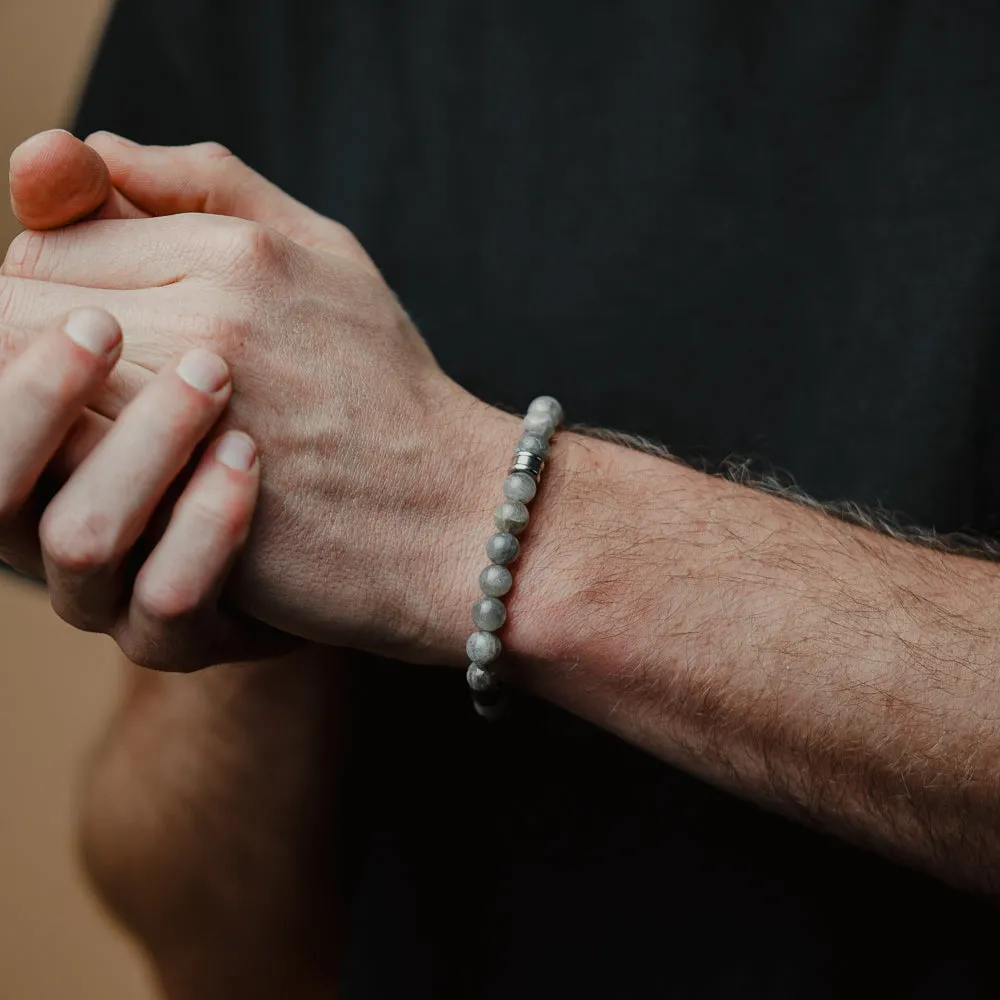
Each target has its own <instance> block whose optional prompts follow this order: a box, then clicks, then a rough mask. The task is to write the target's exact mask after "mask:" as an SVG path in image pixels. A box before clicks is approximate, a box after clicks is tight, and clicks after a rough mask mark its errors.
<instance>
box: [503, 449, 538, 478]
mask: <svg viewBox="0 0 1000 1000" xmlns="http://www.w3.org/2000/svg"><path fill="white" fill-rule="evenodd" d="M544 468H545V461H544V459H542V457H541V456H540V455H536V454H534V453H533V452H530V451H518V452H515V453H514V462H513V464H512V465H511V467H510V471H511V472H524V473H526V474H527V475H529V476H531V478H532V479H534V480H535V481H536V482H537V481H538V477H539V476H540V475H541V474H542V469H544Z"/></svg>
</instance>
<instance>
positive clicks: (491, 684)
mask: <svg viewBox="0 0 1000 1000" xmlns="http://www.w3.org/2000/svg"><path fill="white" fill-rule="evenodd" d="M465 680H466V683H467V684H468V685H469V690H470V691H474V692H475V693H476V694H480V695H482V694H486V695H489V694H498V693H499V691H500V678H499V677H497V675H496V673H495V672H494V671H493V670H490V669H489V668H488V667H483V666H480V665H479V664H478V663H470V664H469V668H468V670H466V671H465ZM483 700H484V701H486V700H488V699H483Z"/></svg>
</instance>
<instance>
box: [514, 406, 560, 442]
mask: <svg viewBox="0 0 1000 1000" xmlns="http://www.w3.org/2000/svg"><path fill="white" fill-rule="evenodd" d="M521 426H522V427H523V428H524V430H525V433H527V434H538V435H539V436H541V437H544V438H546V439H548V438H550V437H552V435H553V434H555V432H556V422H555V420H553V419H552V414H551V413H547V412H545V411H544V410H537V411H535V412H534V413H532V412H530V411H529V412H528V413H526V414H525V415H524V421H523V423H522V424H521Z"/></svg>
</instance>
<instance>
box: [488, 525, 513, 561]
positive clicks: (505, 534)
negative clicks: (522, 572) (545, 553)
mask: <svg viewBox="0 0 1000 1000" xmlns="http://www.w3.org/2000/svg"><path fill="white" fill-rule="evenodd" d="M520 551H521V545H520V543H519V542H518V540H517V539H516V538H515V537H514V536H513V535H512V534H511V533H510V532H509V531H498V532H497V533H496V534H495V535H490V537H489V538H487V539H486V558H487V559H489V560H490V562H495V563H496V564H497V565H498V566H509V565H510V564H511V563H512V562H513V561H514V560H515V559H516V558H517V555H518V553H519V552H520Z"/></svg>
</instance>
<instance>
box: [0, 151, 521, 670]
mask: <svg viewBox="0 0 1000 1000" xmlns="http://www.w3.org/2000/svg"><path fill="white" fill-rule="evenodd" d="M135 150H136V151H135V152H133V153H126V152H123V154H122V155H132V156H134V157H135V159H136V164H137V166H136V169H142V161H143V158H145V159H146V160H150V159H157V158H159V159H161V160H162V159H163V158H165V157H170V158H172V159H173V161H175V162H174V164H173V166H174V168H175V169H178V168H184V169H186V171H187V175H188V176H189V177H190V178H191V188H190V192H191V193H192V197H193V198H194V199H195V201H197V190H198V183H199V178H204V177H205V176H206V175H211V176H212V178H213V180H214V181H216V182H217V180H218V176H219V173H220V171H222V172H224V173H225V174H226V175H227V177H228V182H229V184H230V188H231V190H234V191H238V192H240V193H241V196H242V197H244V198H246V199H247V200H248V201H252V200H253V199H254V197H255V196H257V197H259V198H271V199H274V198H277V197H280V198H285V199H287V202H288V206H289V207H288V211H289V212H292V213H294V212H295V211H300V212H301V218H300V219H299V226H298V230H297V231H296V236H297V237H298V238H297V239H291V238H289V237H287V236H284V235H281V234H279V233H278V232H276V231H275V230H273V229H270V228H266V227H264V226H262V225H259V224H257V223H253V222H248V221H245V220H239V219H232V218H222V217H219V216H211V215H192V214H188V215H177V216H170V217H165V218H154V219H133V220H126V221H120V220H113V221H91V222H85V223H81V224H79V225H76V226H73V227H70V228H68V229H63V230H57V231H54V232H47V233H39V232H27V233H24V234H22V235H21V236H19V237H18V238H17V239H15V241H14V243H13V244H12V245H11V248H10V251H9V253H8V256H7V259H6V261H5V262H4V264H3V268H2V274H3V277H0V318H2V320H3V321H4V322H5V323H9V324H12V325H16V326H17V327H20V328H30V329H33V328H37V327H39V326H41V325H43V324H44V323H45V322H46V321H47V320H49V319H51V318H52V317H53V316H54V315H58V314H59V313H62V312H65V311H66V310H67V309H69V308H70V307H72V306H75V305H97V306H103V307H105V308H107V309H109V310H110V311H112V312H113V313H114V314H115V315H116V316H117V317H118V318H119V320H120V322H121V323H122V327H123V329H124V333H125V350H124V354H123V361H122V363H120V364H119V377H118V378H117V380H116V381H115V380H114V379H113V391H112V392H110V393H108V394H106V395H105V396H104V397H102V398H101V400H99V402H98V403H97V404H95V407H94V408H95V409H97V410H99V411H100V412H102V413H104V414H105V415H106V416H109V417H115V416H116V415H117V413H118V412H119V410H120V409H121V407H122V405H123V404H124V403H125V402H126V401H127V400H128V399H129V398H130V397H131V396H132V395H134V393H135V392H136V391H137V389H138V388H139V387H140V386H141V385H143V384H144V383H145V382H146V381H148V380H149V379H150V378H151V377H152V373H153V372H156V371H158V370H159V369H160V368H162V367H164V366H165V365H167V364H168V363H169V362H170V361H171V359H172V358H174V357H176V356H177V355H178V354H180V353H182V352H183V351H184V350H185V349H187V348H193V347H203V348H207V349H209V350H212V351H214V352H216V353H218V354H220V355H221V356H223V357H224V358H226V360H227V361H228V362H229V364H230V366H231V368H232V372H233V384H234V389H235V391H234V394H233V398H232V403H231V409H230V416H229V417H227V419H226V421H225V423H226V425H227V426H236V427H239V428H241V429H243V430H245V431H247V432H248V433H249V434H250V435H251V436H252V437H253V438H254V439H255V441H256V442H257V444H258V447H259V449H260V452H261V455H262V460H263V465H264V468H265V470H266V472H265V476H264V481H263V484H262V496H261V502H260V506H259V510H258V515H257V519H256V521H255V525H254V531H253V533H252V535H251V538H250V540H249V542H248V545H247V548H246V551H245V555H244V559H243V564H242V568H241V572H240V574H239V578H238V579H237V580H236V581H235V589H234V592H235V594H236V596H237V598H238V599H239V600H240V601H241V603H242V605H243V607H244V609H245V610H247V611H249V612H250V613H252V614H254V615H255V616H257V617H259V618H260V619H262V620H264V621H266V622H268V623H269V624H271V625H275V626H277V627H278V628H281V629H283V630H285V631H290V632H294V633H296V634H298V635H301V636H304V637H307V638H310V639H315V640H317V641H321V642H327V643H333V644H343V645H351V646H357V647H360V648H365V649H374V650H377V651H379V652H387V653H390V654H392V655H395V656H397V657H400V658H404V659H410V660H438V661H440V660H442V659H443V658H445V657H446V656H447V655H448V654H447V653H446V651H455V652H456V653H457V654H458V656H460V653H461V649H462V639H463V636H464V635H465V634H466V633H468V632H469V631H470V630H471V623H470V622H469V620H468V606H469V600H470V598H471V596H472V594H470V592H469V587H470V583H469V581H470V580H473V581H474V579H475V576H474V574H475V571H476V570H477V569H478V568H479V562H480V561H482V556H481V544H482V541H483V525H484V523H485V522H488V518H489V512H490V510H491V507H492V506H493V504H494V503H495V502H496V500H495V497H496V495H497V488H498V485H499V481H500V478H501V477H502V474H503V471H504V461H505V459H506V458H507V457H508V452H509V450H510V447H511V445H512V443H513V442H514V440H515V439H516V434H517V422H516V420H514V418H512V417H509V416H507V415H505V414H502V413H500V412H499V411H496V410H493V409H491V408H490V407H487V406H485V405H484V404H483V403H481V402H480V401H478V400H476V399H475V398H474V397H472V396H471V395H469V394H468V393H466V392H465V391H464V390H462V389H461V388H460V387H459V386H457V385H456V384H455V383H454V382H452V381H451V380H450V379H448V378H447V376H445V375H444V373H443V372H442V371H441V369H440V367H439V366H438V365H437V363H436V362H435V360H434V358H433V356H432V354H431V352H430V350H429V349H428V347H427V345H426V344H425V343H424V341H423V340H422V338H421V337H420V335H419V333H418V332H417V331H416V329H415V328H414V326H413V324H412V323H411V322H410V320H409V318H408V317H407V316H406V313H405V312H404V311H403V309H402V308H401V307H400V305H399V304H398V302H397V301H396V299H395V297H394V296H393V294H392V292H391V291H390V290H389V288H388V287H387V286H386V284H385V282H384V281H383V280H382V278H381V276H380V275H379V273H378V271H377V269H376V268H375V266H374V264H373V263H372V262H371V260H370V259H369V258H368V256H367V255H366V254H365V253H364V251H363V250H362V249H361V247H360V246H359V245H358V243H357V241H356V240H355V239H354V237H353V236H351V234H350V233H348V232H347V231H346V230H345V229H343V228H342V227H340V226H338V225H337V224H336V223H334V222H331V221H330V220H328V219H324V218H322V217H321V216H318V215H316V214H315V213H312V212H310V211H309V210H308V209H305V208H304V207H303V206H300V205H298V203H297V202H294V201H293V200H292V199H290V198H287V196H285V195H283V194H281V193H280V192H277V189H275V188H274V187H273V186H272V185H270V184H268V182H266V181H265V180H264V179H263V178H261V177H259V176H258V175H257V174H255V173H253V172H252V171H251V170H249V169H248V168H247V167H245V166H244V165H243V164H241V163H240V162H239V161H238V160H236V159H235V158H234V157H232V156H231V155H229V154H228V153H227V152H226V151H225V150H223V149H222V148H221V147H217V146H214V145H208V146H197V147H190V148H187V149H183V150H161V149H157V148H155V147H135ZM177 161H181V162H177ZM191 207H196V205H192V206H191ZM287 231H288V229H286V232H287ZM451 658H452V659H453V660H454V661H455V662H458V660H457V658H456V656H455V655H454V653H453V654H452V656H451Z"/></svg>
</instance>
